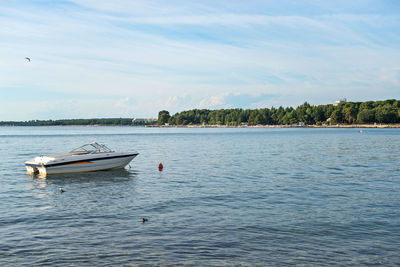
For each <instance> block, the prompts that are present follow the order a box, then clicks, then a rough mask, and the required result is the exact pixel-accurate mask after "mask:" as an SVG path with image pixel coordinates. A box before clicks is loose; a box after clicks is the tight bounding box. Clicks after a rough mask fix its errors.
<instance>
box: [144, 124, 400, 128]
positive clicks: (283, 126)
mask: <svg viewBox="0 0 400 267" xmlns="http://www.w3.org/2000/svg"><path fill="white" fill-rule="evenodd" d="M145 127H155V128H164V127H165V128H400V124H397V123H396V124H333V125H325V124H323V125H316V124H311V125H240V126H231V125H146V126H145Z"/></svg>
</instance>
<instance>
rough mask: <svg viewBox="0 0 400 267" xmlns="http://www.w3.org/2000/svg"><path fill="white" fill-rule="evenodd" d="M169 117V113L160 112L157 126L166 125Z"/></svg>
mask: <svg viewBox="0 0 400 267" xmlns="http://www.w3.org/2000/svg"><path fill="white" fill-rule="evenodd" d="M170 117H171V116H170V115H169V112H168V111H166V110H161V111H160V112H158V125H164V124H166V123H168V120H169V118H170Z"/></svg>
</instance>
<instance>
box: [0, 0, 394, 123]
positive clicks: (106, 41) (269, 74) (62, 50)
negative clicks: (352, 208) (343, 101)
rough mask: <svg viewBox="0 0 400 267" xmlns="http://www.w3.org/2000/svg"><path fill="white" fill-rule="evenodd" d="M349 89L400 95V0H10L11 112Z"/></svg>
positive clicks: (2, 60)
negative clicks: (27, 58) (26, 58)
mask: <svg viewBox="0 0 400 267" xmlns="http://www.w3.org/2000/svg"><path fill="white" fill-rule="evenodd" d="M25 57H29V58H31V62H28V61H27V60H25ZM343 97H347V99H348V100H350V101H365V100H383V99H389V98H397V99H399V98H400V2H399V1H398V0H387V1H386V0H375V1H372V0H352V1H348V0H344V1H339V0H338V1H325V0H320V1H319V0H313V1H307V0H302V1H294V0H293V1H291V0H281V1H275V0H260V1H259V0H254V1H242V0H218V1H216V0H212V1H208V0H203V1H202V0H200V1H190V0H182V1H180V0H168V1H161V0H160V1H153V0H143V1H135V0H113V1H109V0H69V1H53V0H38V1H34V0H32V1H31V0H26V1H19V0H15V1H9V0H0V121H1V120H30V119H62V118H93V117H156V116H157V114H158V111H160V110H162V109H166V110H168V111H170V113H175V112H178V111H182V110H188V109H193V108H209V109H218V108H233V107H239V108H261V107H271V106H275V107H276V106H280V105H282V106H297V105H300V104H302V103H303V102H305V101H307V102H309V103H311V104H326V103H331V102H334V101H335V100H338V99H340V98H343Z"/></svg>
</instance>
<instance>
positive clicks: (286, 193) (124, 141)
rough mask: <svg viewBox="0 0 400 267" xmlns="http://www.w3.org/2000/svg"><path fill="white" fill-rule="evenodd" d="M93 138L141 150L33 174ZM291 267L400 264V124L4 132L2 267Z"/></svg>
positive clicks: (0, 141)
mask: <svg viewBox="0 0 400 267" xmlns="http://www.w3.org/2000/svg"><path fill="white" fill-rule="evenodd" d="M93 141H96V142H99V143H102V144H106V145H107V146H109V147H110V148H112V149H113V150H116V151H119V150H122V151H137V152H138V153H139V155H138V156H137V157H136V158H135V159H134V160H133V161H132V162H131V164H130V165H129V166H127V167H126V168H125V169H121V170H111V171H98V172H90V173H77V174H58V175H49V176H47V177H39V176H35V175H28V174H27V173H26V170H25V167H24V162H25V161H26V160H28V159H30V158H33V157H35V156H39V155H46V154H54V153H63V152H67V151H70V150H72V149H74V148H76V147H78V146H80V145H83V144H85V143H89V142H93ZM159 163H162V164H163V165H164V169H163V170H162V171H159V169H158V165H159ZM61 188H62V189H63V190H64V191H65V192H61V191H60V189H61ZM143 218H146V219H147V221H145V222H143V220H142V219H143ZM286 265H305V266H332V265H342V266H343V265H344V266H365V265H384V266H399V265H400V129H356V128H350V129H337V128H335V129H332V128H329V129H325V128H317V129H310V128H143V127H0V266H286Z"/></svg>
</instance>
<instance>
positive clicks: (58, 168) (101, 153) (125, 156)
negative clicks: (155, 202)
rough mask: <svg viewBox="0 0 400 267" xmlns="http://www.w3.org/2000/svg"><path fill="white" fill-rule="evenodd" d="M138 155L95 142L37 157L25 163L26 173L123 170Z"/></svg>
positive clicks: (44, 173) (43, 173)
mask: <svg viewBox="0 0 400 267" xmlns="http://www.w3.org/2000/svg"><path fill="white" fill-rule="evenodd" d="M138 154H139V153H137V152H116V151H113V150H111V149H109V148H108V147H106V146H105V145H102V144H98V143H96V142H93V143H89V144H85V145H82V146H80V147H78V148H75V149H73V150H71V151H70V152H68V153H64V154H56V155H48V156H39V157H35V158H33V159H30V160H28V161H26V162H25V167H26V170H27V172H28V173H31V174H41V175H46V174H55V173H72V172H89V171H99V170H109V169H119V168H124V167H125V166H126V165H128V164H129V162H131V160H133V159H134V158H135V157H136V156H137V155H138Z"/></svg>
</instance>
